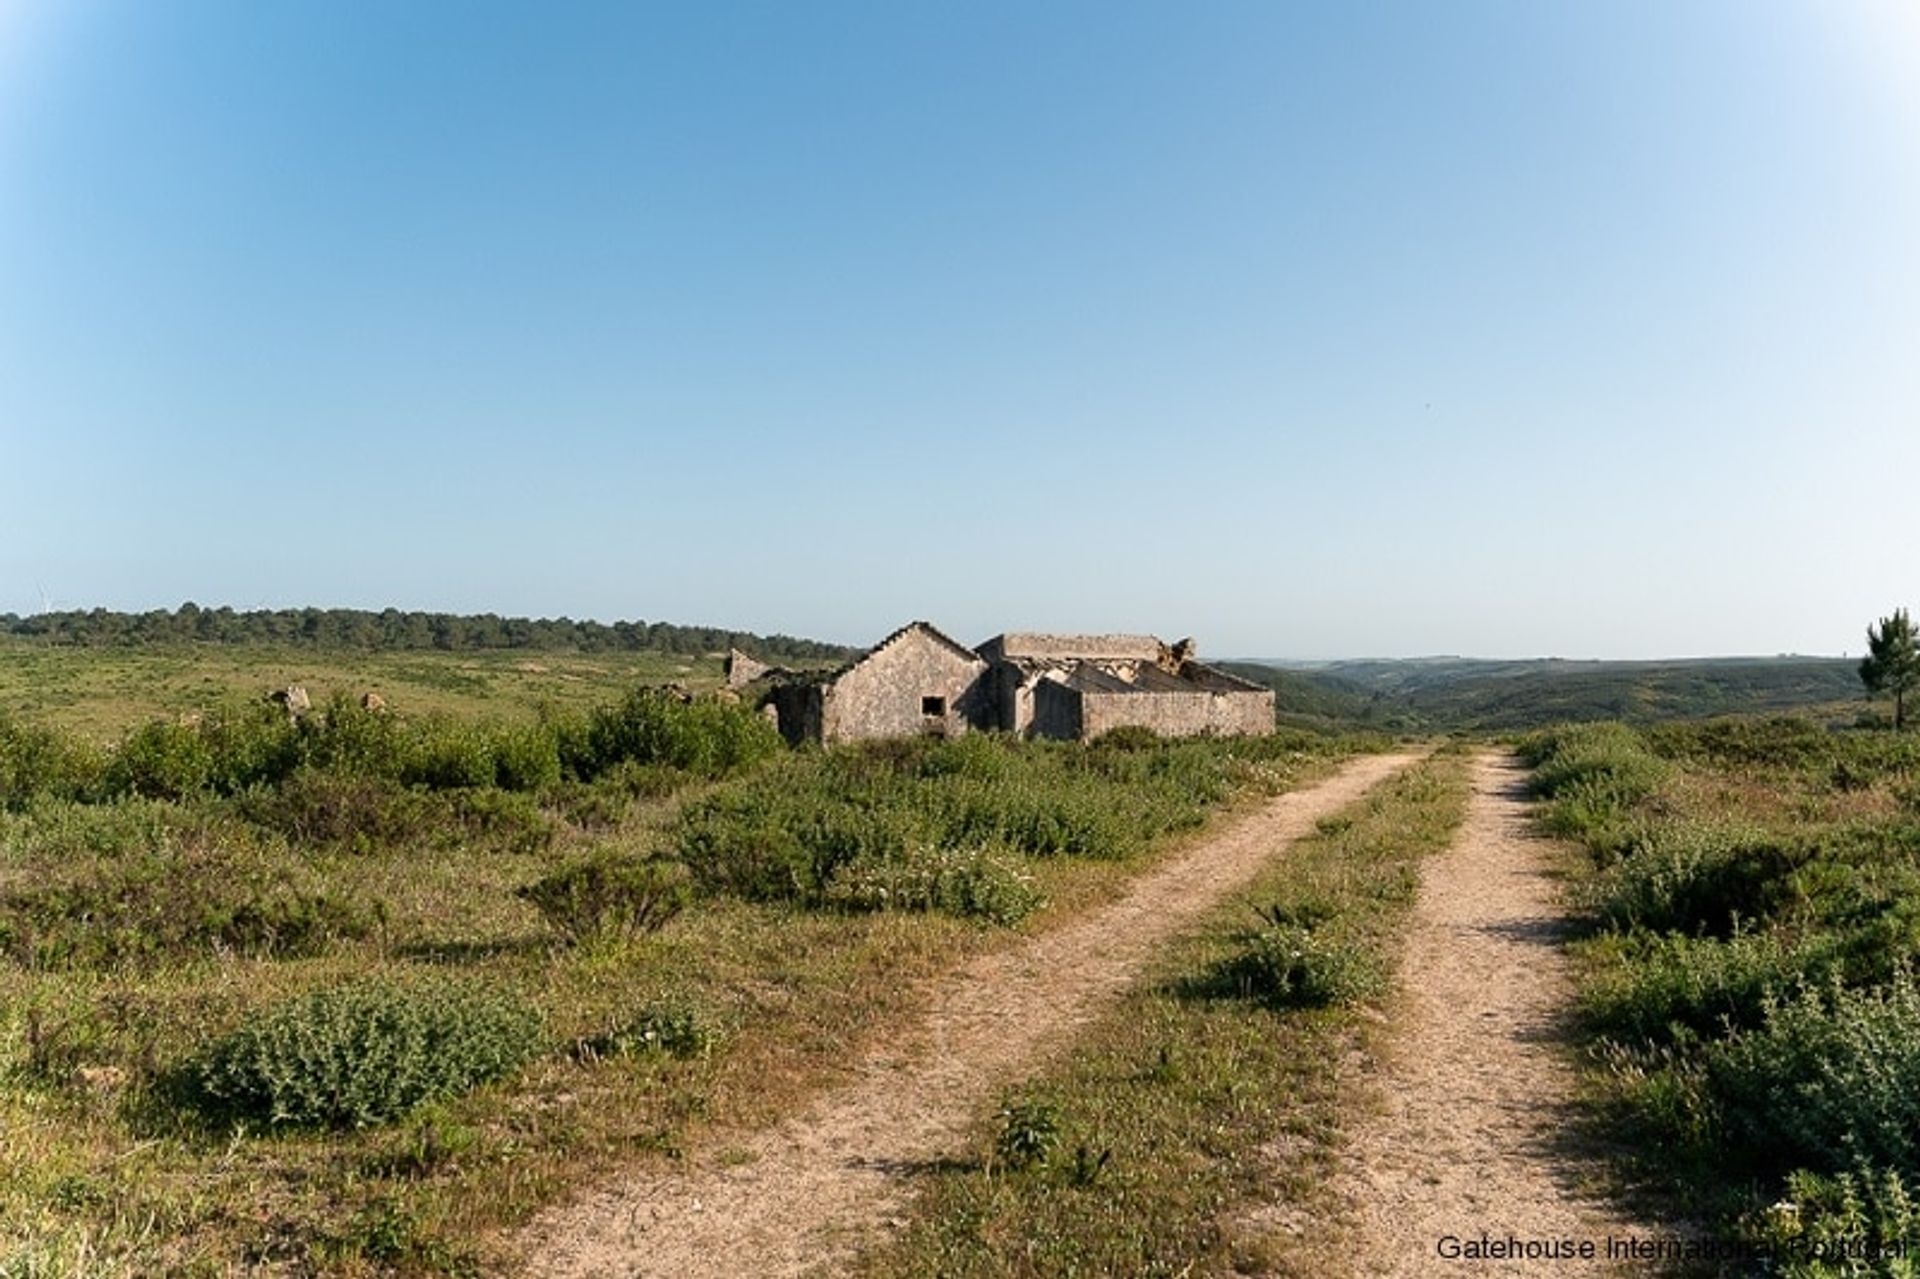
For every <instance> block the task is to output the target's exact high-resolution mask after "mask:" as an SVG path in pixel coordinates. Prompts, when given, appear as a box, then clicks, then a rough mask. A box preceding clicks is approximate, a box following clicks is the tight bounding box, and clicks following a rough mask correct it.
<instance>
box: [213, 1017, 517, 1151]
mask: <svg viewBox="0 0 1920 1279" xmlns="http://www.w3.org/2000/svg"><path fill="white" fill-rule="evenodd" d="M540 1048H541V1035H540V1022H539V1018H538V1017H537V1016H536V1015H535V1014H534V1013H533V1012H532V1011H531V1010H530V1009H528V1008H526V1007H525V1006H523V1005H521V1004H520V1003H518V1002H517V1001H514V1000H511V999H508V998H505V997H503V996H499V995H491V994H482V993H475V992H469V991H462V990H458V989H456V988H454V987H452V986H450V985H435V986H426V987H419V988H413V989H408V988H404V987H399V986H395V985H392V984H389V983H386V982H378V981H375V982H366V983H362V984H356V985H351V986H343V987H338V988H335V989H332V990H323V991H319V992H316V993H314V994H310V995H306V996H303V997H301V998H299V999H295V1000H292V1001H291V1002H289V1003H285V1004H282V1005H280V1006H279V1007H277V1008H272V1009H269V1010H268V1011H267V1012H266V1013H265V1014H264V1015H262V1016H261V1017H259V1018H258V1019H256V1020H252V1021H249V1022H247V1023H246V1024H244V1025H242V1026H241V1027H240V1028H239V1029H238V1030H235V1031H234V1032H233V1033H231V1034H230V1035H228V1036H226V1037H225V1038H224V1039H221V1040H218V1041H217V1042H215V1043H214V1044H213V1045H211V1046H210V1047H209V1048H208V1049H207V1050H206V1051H205V1053H204V1054H203V1055H202V1056H201V1057H200V1058H199V1059H198V1060H197V1061H195V1062H193V1063H192V1064H191V1066H190V1067H189V1068H188V1074H189V1076H190V1079H189V1083H190V1085H191V1087H192V1089H193V1091H194V1092H195V1093H196V1094H197V1095H198V1097H199V1099H200V1101H201V1103H202V1106H203V1108H204V1109H207V1110H209V1111H214V1112H218V1113H222V1114H227V1115H231V1116H235V1117H240V1118H246V1119H252V1120H256V1121H258V1122H261V1123H265V1124H267V1125H270V1126H283V1125H285V1126H318V1127H330V1128H364V1127H369V1126H372V1125H376V1124H383V1123H386V1122H388V1121H390V1120H393V1119H397V1118H399V1117H400V1116H402V1115H404V1114H406V1113H407V1112H408V1111H410V1110H412V1109H413V1108H415V1107H416V1106H419V1105H422V1104H424V1103H426V1102H430V1101H437V1100H441V1099H444V1098H449V1097H454V1096H458V1095H459V1094H461V1093H463V1092H465V1091H467V1090H468V1089H470V1088H472V1087H474V1086H475V1085H477V1084H480V1083H483V1082H485V1081H487V1080H490V1079H497V1078H499V1077H501V1076H503V1075H506V1074H509V1073H511V1072H512V1071H514V1070H517V1069H518V1068H519V1067H520V1066H522V1065H523V1064H525V1063H526V1062H527V1061H528V1060H530V1059H531V1058H532V1057H533V1056H535V1055H536V1054H537V1053H538V1052H539V1051H540Z"/></svg>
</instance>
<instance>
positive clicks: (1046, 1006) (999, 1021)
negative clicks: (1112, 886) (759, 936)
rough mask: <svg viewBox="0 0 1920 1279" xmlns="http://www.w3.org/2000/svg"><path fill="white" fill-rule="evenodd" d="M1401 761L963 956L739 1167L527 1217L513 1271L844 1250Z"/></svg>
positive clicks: (757, 1141) (645, 1179) (807, 1263)
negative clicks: (1046, 1063)
mask: <svg viewBox="0 0 1920 1279" xmlns="http://www.w3.org/2000/svg"><path fill="white" fill-rule="evenodd" d="M1413 758H1414V757H1413V756H1409V755H1387V756H1370V757H1366V758H1362V759H1358V760H1355V761H1353V762H1351V763H1349V764H1348V765H1346V766H1345V767H1344V768H1343V769H1342V770H1341V771H1340V772H1339V773H1337V774H1336V775H1334V776H1333V777H1332V778H1330V779H1329V780H1327V781H1325V782H1322V783H1320V784H1319V785H1316V786H1313V787H1310V788H1307V789H1304V790H1300V791H1294V792H1291V793H1289V794H1286V795H1282V796H1280V797H1278V798H1276V799H1274V800H1273V801H1271V802H1270V803H1268V804H1267V805H1265V806H1264V807H1262V808H1261V809H1260V810H1259V811H1258V812H1255V813H1252V814H1250V815H1248V816H1246V817H1244V818H1241V819H1240V820H1238V821H1236V822H1234V823H1233V824H1232V825H1230V826H1228V827H1226V828H1225V829H1223V830H1221V831H1220V832H1218V833H1217V834H1214V835H1212V836H1211V837H1209V838H1206V839H1204V840H1202V841H1200V842H1197V843H1195V844H1194V845H1193V846H1192V847H1191V848H1189V849H1187V850H1185V851H1183V852H1181V853H1178V854H1176V855H1175V856H1174V857H1173V858H1172V859H1170V860H1169V861H1167V862H1166V863H1164V864H1162V865H1161V866H1158V867H1156V868H1155V869H1153V870H1152V871H1149V872H1148V873H1146V874H1145V875H1143V876H1141V878H1140V879H1139V880H1138V881H1137V882H1136V883H1135V884H1134V885H1133V887H1132V888H1131V889H1130V890H1129V891H1128V893H1127V895H1126V896H1125V897H1123V898H1122V899H1121V900H1119V901H1117V902H1115V903H1114V904H1112V905H1111V906H1107V907H1103V908H1101V909H1099V910H1096V911H1093V912H1091V913H1090V914H1088V915H1085V916H1082V917H1081V918H1079V919H1077V920H1075V921H1073V922H1071V923H1069V924H1066V925H1065V926H1063V927H1061V928H1058V929H1055V930H1053V931H1051V932H1047V933H1043V934H1041V935H1039V936H1037V937H1034V938H1033V939H1032V940H1031V941H1028V942H1026V943H1024V944H1023V945H1020V946H1017V947H1015V948H1013V949H1012V950H1008V951H1003V952H1000V953H997V954H993V955H987V956H984V957H981V958H979V959H977V960H974V961H971V962H970V963H968V964H967V965H965V966H964V967H963V968H961V969H960V970H959V971H958V972H956V973H955V974H953V975H952V976H950V977H948V978H946V979H944V980H943V981H941V982H940V983H938V985H937V986H935V987H933V988H931V989H930V990H929V992H928V999H927V1003H926V1011H925V1013H924V1015H923V1016H922V1017H921V1018H919V1019H918V1021H917V1024H915V1025H914V1026H912V1027H910V1028H908V1029H907V1030H906V1031H905V1032H904V1033H903V1034H902V1036H901V1037H900V1038H898V1039H896V1040H895V1041H893V1042H892V1043H890V1044H889V1045H888V1046H887V1047H886V1048H885V1049H884V1050H882V1051H880V1052H876V1053H874V1054H873V1055H871V1056H870V1057H869V1058H868V1059H867V1060H866V1061H865V1062H863V1063H862V1064H861V1066H860V1070H859V1077H858V1078H857V1079H856V1080H855V1081H854V1082H853V1083H851V1084H848V1085H846V1086H844V1087H842V1088H840V1089H838V1090H836V1091H835V1092H833V1093H830V1094H828V1095H827V1096H825V1097H824V1098H822V1099H821V1100H820V1101H819V1102H818V1103H817V1104H815V1105H814V1106H813V1107H811V1108H810V1109H809V1110H807V1111H806V1112H805V1113H803V1114H802V1115H800V1116H798V1117H797V1118H795V1119H793V1120H790V1121H788V1122H787V1123H785V1124H782V1125H780V1126H778V1127H776V1128H774V1129H772V1130H770V1131H767V1132H764V1133H759V1134H755V1135H752V1136H750V1137H749V1138H748V1139H747V1140H746V1142H745V1146H746V1150H747V1153H748V1155H749V1156H750V1157H749V1158H748V1159H747V1160H746V1161H744V1162H743V1161H739V1160H738V1159H732V1160H729V1161H728V1165H730V1166H723V1165H722V1164H721V1163H719V1162H717V1161H715V1160H714V1158H713V1156H712V1154H711V1153H709V1154H708V1155H707V1156H705V1157H704V1158H701V1159H696V1160H695V1161H694V1163H693V1166H692V1167H690V1168H689V1169H687V1170H686V1171H685V1172H682V1173H678V1174H673V1175H663V1174H652V1173H648V1174H642V1175H637V1176H631V1177H624V1178H620V1179H616V1180H614V1181H612V1182H610V1183H608V1184H605V1185H602V1186H600V1187H598V1188H597V1189H595V1190H593V1191H592V1192H590V1193H588V1194H587V1195H586V1196H584V1197H583V1198H581V1199H580V1200H578V1201H576V1202H574V1203H572V1204H569V1205H566V1206H564V1207H562V1208H560V1209H557V1210H554V1211H551V1212H549V1213H547V1214H546V1215H544V1216H543V1217H541V1218H540V1219H538V1220H537V1221H535V1222H534V1223H533V1225H532V1226H531V1227H530V1228H529V1229H528V1231H527V1233H526V1234H525V1235H524V1236H523V1237H522V1239H521V1241H520V1242H521V1245H522V1247H523V1249H524V1254H523V1255H524V1256H525V1257H526V1258H527V1268H528V1270H529V1272H531V1273H535V1274H540V1275H554V1276H589V1275H591V1276H620V1275H625V1276H637V1275H674V1276H686V1277H693V1276H709V1275H710V1276H726V1277H728V1279H731V1277H733V1276H739V1275H755V1276H776V1275H798V1274H802V1273H805V1272H807V1271H808V1270H811V1269H814V1268H816V1267H819V1266H822V1265H823V1264H826V1263H830V1262H831V1261H832V1260H833V1259H834V1258H835V1257H841V1256H845V1255H846V1252H847V1251H848V1250H849V1249H851V1248H852V1247H853V1246H854V1244H855V1243H856V1242H857V1241H858V1239H859V1237H860V1235H861V1233H862V1232H863V1231H864V1230H866V1229H868V1228H870V1227H873V1226H875V1225H877V1224H878V1223H880V1222H881V1221H883V1220H884V1219H885V1218H886V1216H887V1215H888V1214H889V1212H890V1210H892V1209H893V1208H894V1207H895V1206H896V1205H897V1204H898V1203H899V1202H900V1199H901V1197H902V1196H903V1195H904V1193H905V1191H906V1177H905V1174H907V1173H909V1172H911V1171H912V1170H913V1169H914V1168H916V1167H920V1166H923V1165H925V1164H926V1163H927V1162H928V1161H930V1160H934V1159H937V1158H939V1157H941V1156H942V1155H943V1154H948V1153H950V1152H952V1151H953V1149H954V1148H955V1145H956V1143H957V1141H958V1140H959V1139H960V1138H962V1137H963V1136H964V1134H965V1133H966V1131H967V1129H968V1126H969V1124H970V1123H971V1122H972V1121H973V1120H974V1119H975V1117H976V1116H977V1115H978V1113H979V1111H980V1109H981V1108H982V1107H983V1106H984V1105H986V1104H988V1103H989V1102H991V1100H992V1098H993V1095H994V1092H995V1090H996V1089H997V1088H999V1087H1001V1086H1003V1085H1005V1084H1007V1083H1009V1082H1011V1081H1013V1080H1015V1079H1017V1078H1019V1077H1020V1076H1021V1075H1022V1074H1023V1073H1025V1072H1027V1071H1029V1070H1030V1069H1031V1068H1032V1067H1033V1066H1034V1065H1035V1064H1037V1063H1038V1062H1039V1061H1040V1060H1041V1059H1042V1058H1043V1056H1044V1055H1045V1053H1046V1051H1047V1050H1049V1049H1051V1048H1054V1047H1057V1046H1060V1045H1063V1044H1065V1043H1067V1042H1070V1041H1071V1038H1072V1035H1073V1032H1074V1030H1075V1028H1076V1027H1078V1026H1080V1025H1082V1024H1084V1023H1085V1022H1086V1021H1088V1020H1089V1019H1090V1018H1091V1017H1092V1016H1093V1015H1094V1014H1096V1013H1097V1012H1098V1011H1099V1010H1100V1009H1101V1008H1102V1007H1103V1006H1104V1005H1105V1004H1106V1003H1107V1002H1108V1001H1109V1000H1111V999H1113V998H1114V997H1116V996H1118V995H1119V994H1120V993H1121V992H1122V991H1124V990H1125V989H1126V988H1127V986H1128V985H1129V984H1130V983H1131V982H1132V981H1133V980H1134V979H1135V978H1136V977H1137V976H1138V974H1139V972H1140V969H1141V967H1142V965H1143V964H1144V963H1145V962H1146V961H1147V960H1148V959H1149V958H1150V957H1151V956H1152V955H1153V953H1154V952H1155V950H1156V949H1157V948H1158V947H1159V946H1160V944H1161V943H1162V942H1164V941H1165V940H1166V939H1167V938H1168V937H1170V936H1172V935H1173V934H1175V933H1177V932H1179V931H1180V930H1181V929H1183V928H1185V927H1188V926H1189V925H1191V924H1193V923H1194V922H1195V921H1196V920H1197V919H1198V918H1199V917H1200V916H1201V915H1202V914H1204V913H1205V912H1206V911H1207V910H1208V909H1210V908H1211V907H1213V906H1215V905H1216V904H1218V903H1219V902H1220V901H1221V899H1223V898H1224V897H1226V896H1227V895H1228V894H1229V893H1231V892H1233V891H1234V890H1236V889H1238V888H1240V887H1243V886H1244V885H1245V884H1247V883H1248V882H1249V881H1250V880H1251V879H1252V878H1253V877H1254V875H1255V874H1257V873H1258V872H1259V870H1260V869H1261V868H1262V867H1263V866H1264V865H1266V864H1267V863H1268V862H1269V861H1270V860H1271V859H1272V858H1273V857H1274V856H1275V855H1276V854H1277V853H1278V852H1280V851H1281V849H1282V848H1283V847H1284V846H1285V845H1286V844H1287V843H1289V842H1290V841H1292V840H1294V839H1297V838H1299V837H1300V836H1301V835H1303V834H1306V833H1307V832H1309V831H1310V830H1311V829H1312V828H1313V824H1314V823H1315V822H1316V821H1317V820H1319V819H1320V818H1321V817H1324V816H1326V815H1327V814H1329V813H1332V812H1334V811H1336V810H1337V809H1340V808H1342V807H1345V806H1346V805H1347V804H1350V803H1352V802H1353V801H1354V800H1356V799H1358V798H1359V797H1360V796H1361V795H1362V794H1363V793H1364V792H1365V791H1367V790H1368V789H1369V788H1371V787H1372V786H1374V785H1375V784H1376V783H1378V782H1380V781H1382V780H1384V779H1385V778H1387V777H1389V776H1391V775H1393V774H1394V773H1396V772H1398V771H1399V770H1400V769H1402V768H1404V767H1405V766H1406V765H1407V764H1408V763H1410V762H1411V761H1412V759H1413ZM736 1149H737V1148H736Z"/></svg>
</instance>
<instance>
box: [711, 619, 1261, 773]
mask: <svg viewBox="0 0 1920 1279" xmlns="http://www.w3.org/2000/svg"><path fill="white" fill-rule="evenodd" d="M727 683H728V685H729V687H731V688H733V689H735V690H736V691H738V692H739V693H740V695H742V696H744V697H752V698H754V699H755V700H757V701H758V702H759V703H760V704H761V705H762V706H763V707H765V708H766V709H767V710H768V712H769V713H770V714H771V715H772V716H773V717H774V718H775V720H776V722H777V723H778V724H779V725H780V731H781V733H783V734H784V735H785V736H786V738H787V740H788V741H791V742H795V743H799V742H809V741H811V742H822V743H835V742H850V741H863V740H867V739H871V738H879V737H905V736H912V735H917V734H935V735H940V736H952V735H955V734H959V733H964V732H967V731H969V730H1000V731H1003V732H1009V733H1017V734H1020V735H1021V736H1028V737H1055V738H1063V739H1067V740H1072V741H1090V740H1092V739H1093V738H1095V737H1098V736H1100V735H1101V734H1102V733H1106V732H1109V731H1111V730H1113V729H1116V728H1129V727H1133V728H1145V729H1151V730H1152V731H1153V732H1155V733H1158V734H1160V735H1161V736H1163V737H1191V736H1197V735H1200V734H1208V733H1211V734H1218V735H1222V736H1225V735H1238V734H1261V733H1271V732H1272V731H1273V690H1271V689H1267V688H1262V687H1260V686H1259V685H1258V684H1253V683H1250V682H1248V681H1247V680H1243V679H1240V678H1238V677H1236V676H1233V675H1229V674H1227V673H1226V672H1225V671H1219V670H1215V669H1214V668H1212V667H1210V666H1203V665H1202V664H1201V663H1200V662H1198V661H1196V660H1195V659H1194V644H1193V641H1192V640H1190V639H1188V640H1182V641H1180V642H1179V643H1178V644H1173V645H1168V644H1163V643H1161V642H1160V641H1159V640H1158V639H1155V638H1154V637H1153V636H1151V635H1035V634H1026V633H1013V632H1010V633H1008V634H1005V635H996V636H994V637H993V638H992V639H990V640H988V641H986V642H985V643H984V644H981V645H980V646H979V647H977V648H971V649H970V648H967V647H966V646H965V645H963V644H961V643H959V642H958V641H956V640H954V639H951V638H949V637H948V636H946V635H944V634H942V633H941V632H940V631H939V630H938V629H937V628H935V627H934V626H932V625H931V624H929V623H927V622H911V623H909V624H907V625H906V626H903V627H901V628H900V629H899V630H897V631H895V632H894V633H893V634H891V635H889V636H887V638H885V639H883V640H881V641H880V642H879V643H878V644H876V645H874V646H873V647H872V648H871V649H869V650H868V651H867V652H866V653H864V654H863V655H861V656H860V657H859V658H857V659H855V660H854V661H852V662H850V663H848V664H847V665H845V666H843V667H841V668H840V669H838V670H836V671H830V672H825V673H815V674H808V673H798V672H793V671H785V670H780V669H778V668H774V667H768V666H766V665H764V664H762V663H760V662H757V661H755V660H754V659H752V658H750V657H748V656H747V655H746V654H744V653H734V654H732V655H730V656H729V658H728V661H727Z"/></svg>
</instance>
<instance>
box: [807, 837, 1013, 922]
mask: <svg viewBox="0 0 1920 1279" xmlns="http://www.w3.org/2000/svg"><path fill="white" fill-rule="evenodd" d="M824 897H825V900H826V901H827V903H829V904H830V905H835V906H840V907H842V908H845V909H848V910H910V911H918V910H937V911H943V912H945V913H946V914H949V915H958V916H961V917H963V918H978V919H986V920H990V921H991V922H993V923H996V924H1017V923H1019V922H1020V921H1021V920H1023V919H1025V918H1026V917H1027V916H1028V915H1031V914H1032V913H1033V912H1034V911H1035V910H1037V909H1039V908H1040V906H1041V904H1042V899H1041V896H1040V893H1039V890H1038V889H1036V888H1035V887H1034V885H1033V876H1032V875H1030V874H1028V873H1027V872H1026V871H1025V870H1024V869H1023V868H1022V867H1021V865H1020V862H1019V859H1018V858H1017V857H1015V856H1013V855H1011V854H1008V853H1006V852H1004V851H997V850H994V849H990V848H933V847H929V846H927V845H924V844H915V845H913V846H911V847H909V848H908V849H906V851H905V852H904V853H903V854H902V855H901V856H900V857H898V858H897V859H892V860H888V859H881V858H876V859H872V860H864V859H858V858H856V859H855V860H853V861H851V862H848V863H846V864H845V865H843V866H841V867H840V868H839V869H838V870H836V871H835V872H834V875H833V878H832V879H831V880H830V881H829V882H828V884H827V887H826V892H825V894H824Z"/></svg>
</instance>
